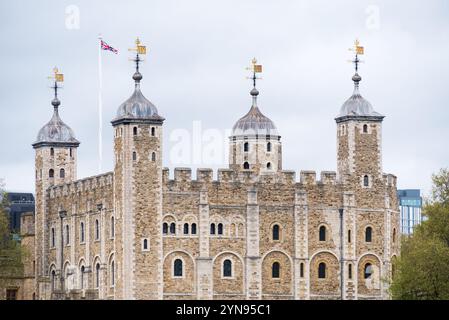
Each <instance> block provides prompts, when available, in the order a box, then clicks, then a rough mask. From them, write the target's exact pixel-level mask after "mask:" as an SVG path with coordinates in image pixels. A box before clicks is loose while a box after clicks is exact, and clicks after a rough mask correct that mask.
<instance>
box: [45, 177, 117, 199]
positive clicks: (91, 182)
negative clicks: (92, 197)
mask: <svg viewBox="0 0 449 320" xmlns="http://www.w3.org/2000/svg"><path fill="white" fill-rule="evenodd" d="M113 181H114V174H113V172H107V173H104V174H100V175H96V176H92V177H88V178H84V179H80V180H76V181H73V182H69V183H64V184H59V185H55V186H51V187H49V188H48V192H49V194H50V198H55V197H61V196H68V195H70V194H76V193H81V192H87V191H92V190H95V189H99V188H103V187H106V186H109V187H112V183H113Z"/></svg>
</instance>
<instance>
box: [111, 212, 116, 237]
mask: <svg viewBox="0 0 449 320" xmlns="http://www.w3.org/2000/svg"><path fill="white" fill-rule="evenodd" d="M114 237H115V220H114V217H111V238H114Z"/></svg>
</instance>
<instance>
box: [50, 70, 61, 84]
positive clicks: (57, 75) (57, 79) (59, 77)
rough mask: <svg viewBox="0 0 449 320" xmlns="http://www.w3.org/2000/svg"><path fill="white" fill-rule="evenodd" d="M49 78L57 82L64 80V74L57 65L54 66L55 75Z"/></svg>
mask: <svg viewBox="0 0 449 320" xmlns="http://www.w3.org/2000/svg"><path fill="white" fill-rule="evenodd" d="M48 78H49V79H53V80H54V81H55V82H64V74H62V73H59V70H58V68H57V67H54V68H53V75H51V76H49V77H48Z"/></svg>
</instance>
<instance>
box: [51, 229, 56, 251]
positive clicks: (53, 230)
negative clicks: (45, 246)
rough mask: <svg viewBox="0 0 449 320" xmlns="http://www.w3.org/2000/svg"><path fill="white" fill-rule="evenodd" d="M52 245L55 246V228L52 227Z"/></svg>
mask: <svg viewBox="0 0 449 320" xmlns="http://www.w3.org/2000/svg"><path fill="white" fill-rule="evenodd" d="M51 247H52V248H54V247H55V228H51Z"/></svg>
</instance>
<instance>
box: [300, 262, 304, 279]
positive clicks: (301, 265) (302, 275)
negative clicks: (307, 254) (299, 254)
mask: <svg viewBox="0 0 449 320" xmlns="http://www.w3.org/2000/svg"><path fill="white" fill-rule="evenodd" d="M299 276H300V277H301V278H304V263H302V262H301V264H300V265H299Z"/></svg>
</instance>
